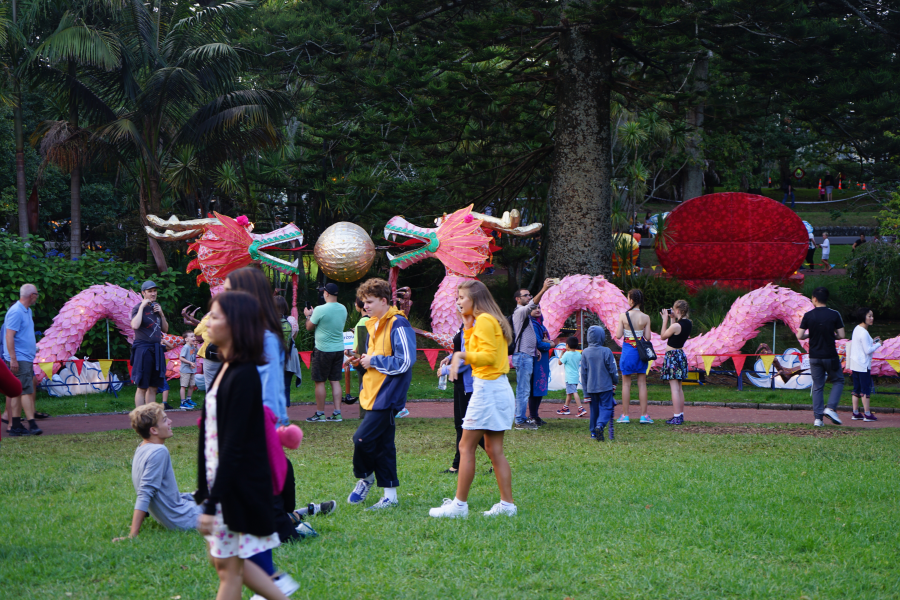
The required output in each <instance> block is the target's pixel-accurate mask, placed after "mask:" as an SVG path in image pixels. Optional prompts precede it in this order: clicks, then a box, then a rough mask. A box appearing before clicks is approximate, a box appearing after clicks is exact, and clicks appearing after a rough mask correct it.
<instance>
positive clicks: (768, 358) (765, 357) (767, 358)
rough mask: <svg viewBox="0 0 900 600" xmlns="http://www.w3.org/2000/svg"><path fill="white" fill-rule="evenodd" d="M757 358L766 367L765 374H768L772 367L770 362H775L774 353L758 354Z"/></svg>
mask: <svg viewBox="0 0 900 600" xmlns="http://www.w3.org/2000/svg"><path fill="white" fill-rule="evenodd" d="M759 359H760V360H761V361H762V363H763V366H765V368H766V375H768V374H769V371H770V370H771V369H772V363H773V362H775V355H774V354H760V355H759Z"/></svg>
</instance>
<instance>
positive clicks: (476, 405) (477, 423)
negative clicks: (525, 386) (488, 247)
mask: <svg viewBox="0 0 900 600" xmlns="http://www.w3.org/2000/svg"><path fill="white" fill-rule="evenodd" d="M456 305H457V307H458V308H459V313H460V316H461V317H462V320H463V325H464V327H465V329H464V331H463V335H464V336H465V348H466V351H465V352H457V353H455V354H454V355H453V360H452V361H451V362H450V379H451V380H452V381H456V377H457V374H458V371H459V367H460V364H461V363H463V362H465V363H466V364H467V365H471V367H472V398H471V400H469V407H468V408H467V409H466V416H465V417H464V418H463V425H462V427H463V433H462V439H461V440H460V442H459V456H460V461H459V479H458V480H457V484H456V497H455V498H454V499H452V500H451V499H449V498H445V499H444V504H443V505H442V506H440V507H438V508H432V509H431V510H430V511H429V512H428V514H429V515H431V516H432V517H466V516H468V515H469V504H468V498H469V488H470V487H471V486H472V480H473V479H474V478H475V448H476V446H478V442H479V441H480V440H481V438H482V437H484V439H485V442H486V443H485V448H484V449H485V450H486V451H487V453H488V456H489V457H490V458H491V464H492V465H493V466H494V475H495V476H496V477H497V485H498V487H499V488H500V502H498V503H497V504H495V505H494V506H493V507H492V508H491V510H488V511H485V512H484V515H485V516H487V517H492V516H495V515H508V516H513V515H515V514H516V505H515V504H514V503H513V497H512V474H511V473H510V470H509V462H508V461H507V460H506V456H504V455H503V432H504V431H507V430H509V429H511V428H512V422H513V419H514V418H515V410H516V397H515V395H514V394H513V391H512V388H511V387H510V385H509V380H508V379H507V378H506V374H507V373H508V372H509V358H508V357H507V353H506V348H507V346H509V344H510V342H512V337H513V335H512V330H511V328H510V326H509V322H508V321H507V320H506V319H505V318H504V317H503V314H502V313H501V312H500V307H498V306H497V303H496V302H495V301H494V298H493V297H491V293H490V292H489V291H488V289H487V288H486V287H485V285H484V284H483V283H481V282H480V281H476V280H474V279H471V280H468V281H465V282H464V283H462V284H461V285H460V286H459V289H458V291H457V298H456Z"/></svg>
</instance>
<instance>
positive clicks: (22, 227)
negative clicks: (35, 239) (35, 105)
mask: <svg viewBox="0 0 900 600" xmlns="http://www.w3.org/2000/svg"><path fill="white" fill-rule="evenodd" d="M15 98H16V106H15V109H14V111H13V120H14V121H15V125H14V127H15V136H16V200H17V201H18V208H19V236H20V237H21V238H22V239H23V240H24V239H27V238H28V198H27V197H26V196H25V138H24V137H23V135H22V94H21V91H20V90H19V84H18V82H16V93H15Z"/></svg>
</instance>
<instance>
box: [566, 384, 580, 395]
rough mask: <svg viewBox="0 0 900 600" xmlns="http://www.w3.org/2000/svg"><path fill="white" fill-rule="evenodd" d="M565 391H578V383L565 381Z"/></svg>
mask: <svg viewBox="0 0 900 600" xmlns="http://www.w3.org/2000/svg"><path fill="white" fill-rule="evenodd" d="M566 393H567V394H577V393H578V384H577V383H567V384H566Z"/></svg>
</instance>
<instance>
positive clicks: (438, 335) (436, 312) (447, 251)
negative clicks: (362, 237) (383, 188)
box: [384, 204, 541, 347]
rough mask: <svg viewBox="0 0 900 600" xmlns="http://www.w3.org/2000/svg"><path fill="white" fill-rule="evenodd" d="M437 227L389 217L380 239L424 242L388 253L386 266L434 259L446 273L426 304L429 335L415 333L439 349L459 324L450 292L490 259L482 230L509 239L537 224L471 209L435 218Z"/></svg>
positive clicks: (534, 230) (450, 340) (531, 230)
mask: <svg viewBox="0 0 900 600" xmlns="http://www.w3.org/2000/svg"><path fill="white" fill-rule="evenodd" d="M435 223H436V224H437V227H436V228H434V227H419V226H417V225H413V224H412V223H410V222H409V221H407V220H406V219H404V218H403V217H394V218H392V219H391V220H390V221H388V222H387V224H386V225H385V226H384V238H385V239H390V240H395V239H396V238H397V236H403V237H407V238H411V239H414V240H418V241H420V242H422V243H423V244H424V246H422V247H421V248H417V249H415V250H410V251H407V252H404V253H403V254H400V255H398V256H393V255H391V254H390V253H388V255H387V256H388V260H390V264H391V267H398V268H400V269H405V268H406V267H408V266H410V265H412V264H415V263H417V262H420V261H423V260H425V259H426V258H437V259H438V260H440V261H441V262H442V263H443V264H444V267H445V268H446V270H447V274H446V276H445V277H444V279H443V280H441V283H440V285H439V286H438V291H437V294H435V296H434V301H433V302H432V303H431V327H432V331H431V332H425V331H421V330H417V331H418V333H420V334H421V335H424V336H426V337H429V338H431V339H434V340H436V341H438V343H440V344H442V345H443V346H444V347H450V346H452V345H453V336H454V335H455V334H456V330H457V329H458V328H459V324H460V320H459V316H458V314H457V311H456V288H458V287H459V284H460V283H461V282H463V281H465V280H466V279H474V278H475V277H476V276H477V275H479V274H481V273H482V272H483V271H484V269H485V267H486V266H487V265H488V263H489V262H490V260H491V250H490V245H491V244H490V243H491V236H489V235H488V234H487V233H485V229H488V230H497V231H501V232H504V233H509V234H511V235H517V236H526V235H533V234H535V233H537V232H538V231H540V229H541V224H540V223H537V224H534V225H529V226H527V227H519V226H518V225H519V215H518V212H517V211H514V212H513V213H512V214H510V213H506V214H504V216H503V218H502V219H498V218H496V217H490V216H487V215H482V214H479V213H473V212H472V205H471V204H470V205H469V206H467V207H466V208H461V209H459V210H458V211H456V212H454V213H453V214H451V215H450V216H447V215H444V216H443V217H441V218H439V219H436V220H435Z"/></svg>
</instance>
